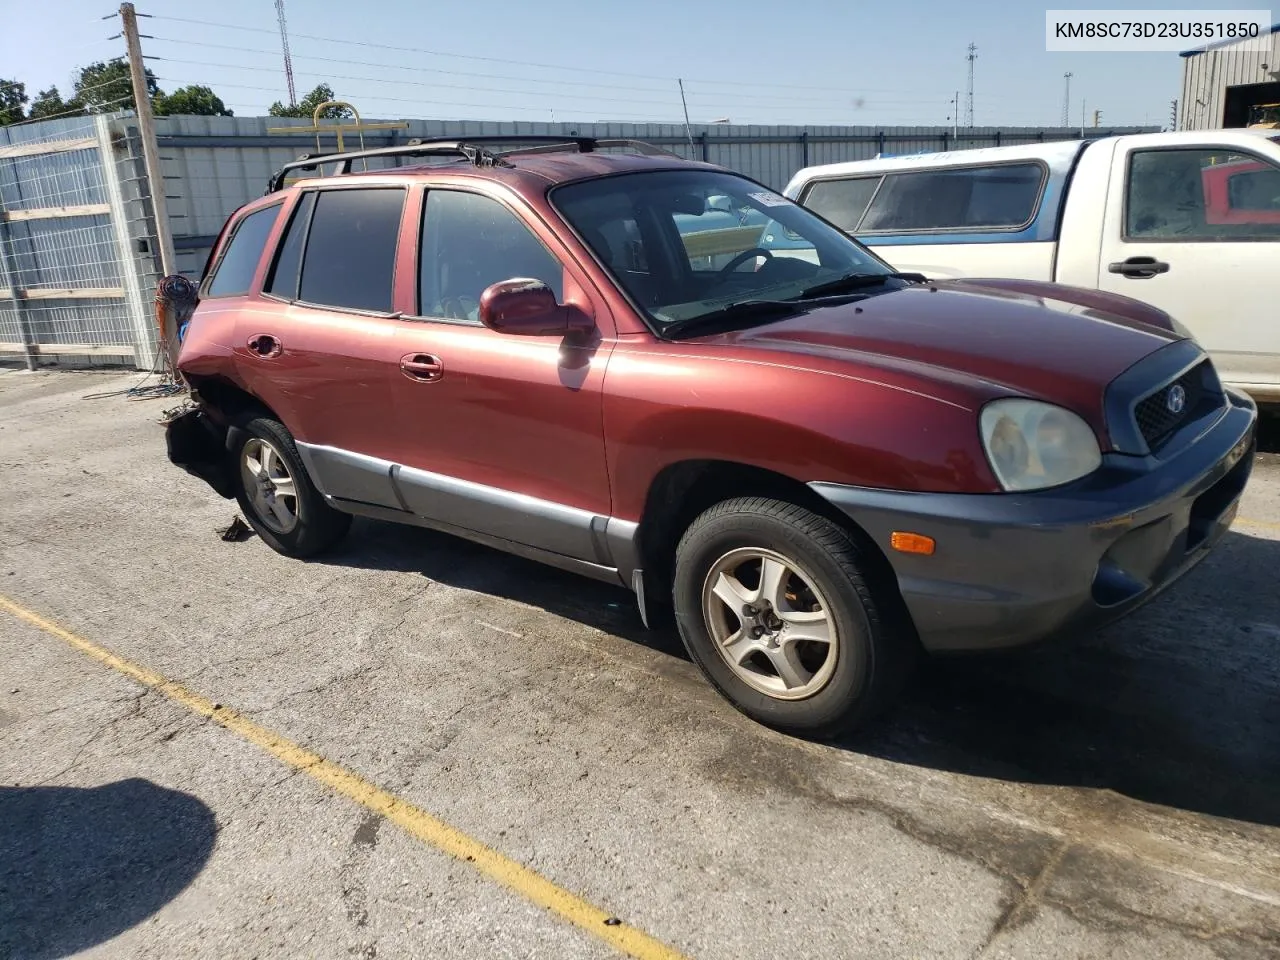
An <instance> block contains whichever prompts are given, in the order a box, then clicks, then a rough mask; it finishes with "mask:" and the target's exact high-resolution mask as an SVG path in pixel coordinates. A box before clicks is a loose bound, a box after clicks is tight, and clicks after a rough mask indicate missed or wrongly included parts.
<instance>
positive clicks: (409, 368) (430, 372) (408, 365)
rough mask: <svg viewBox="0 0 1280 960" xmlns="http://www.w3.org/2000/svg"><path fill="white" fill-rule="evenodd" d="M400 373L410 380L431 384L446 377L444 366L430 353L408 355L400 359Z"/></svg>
mask: <svg viewBox="0 0 1280 960" xmlns="http://www.w3.org/2000/svg"><path fill="white" fill-rule="evenodd" d="M400 372H401V373H403V374H404V375H405V376H406V377H408V378H409V379H410V380H425V381H428V382H429V381H432V380H439V379H440V378H441V377H442V376H444V364H443V363H441V362H440V358H439V357H433V356H432V355H431V354H429V353H407V354H405V355H404V356H403V357H401V358H400Z"/></svg>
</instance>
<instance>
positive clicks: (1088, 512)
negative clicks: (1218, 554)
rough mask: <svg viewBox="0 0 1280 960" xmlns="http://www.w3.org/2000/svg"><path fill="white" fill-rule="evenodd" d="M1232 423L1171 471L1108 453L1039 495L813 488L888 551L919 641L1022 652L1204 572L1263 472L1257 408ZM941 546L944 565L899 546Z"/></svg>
mask: <svg viewBox="0 0 1280 960" xmlns="http://www.w3.org/2000/svg"><path fill="white" fill-rule="evenodd" d="M1227 397H1228V400H1229V402H1228V404H1227V405H1226V406H1225V407H1224V408H1223V410H1222V413H1221V415H1220V416H1218V417H1216V419H1215V420H1214V421H1213V422H1212V423H1211V425H1208V426H1206V427H1205V429H1204V432H1203V433H1201V434H1200V435H1199V436H1198V437H1197V438H1196V439H1195V440H1194V442H1191V443H1188V444H1187V445H1186V446H1184V447H1183V448H1182V449H1180V450H1179V451H1178V453H1177V454H1176V455H1175V456H1172V457H1170V458H1169V459H1167V460H1158V459H1156V458H1154V457H1150V456H1148V457H1134V456H1124V455H1116V454H1109V455H1107V456H1106V457H1105V458H1104V463H1103V466H1102V468H1100V469H1099V470H1098V471H1096V472H1095V473H1094V474H1092V475H1091V476H1090V477H1087V478H1086V479H1084V480H1081V481H1079V482H1077V483H1074V484H1069V485H1067V486H1064V487H1059V488H1056V489H1053V490H1046V491H1041V492H1036V493H1030V494H1018V493H1000V494H949V493H904V492H898V491H889V490H874V489H868V488H865V487H850V486H844V485H841V484H830V483H812V484H810V486H811V487H812V488H813V489H814V490H815V491H816V492H818V493H819V494H821V495H822V496H823V497H825V498H826V499H827V500H828V501H830V502H831V503H832V504H834V505H835V506H836V507H838V508H839V509H840V510H842V511H843V512H844V513H846V514H847V515H848V516H850V517H851V518H852V519H853V520H854V521H855V522H857V523H858V524H859V526H861V527H862V529H863V530H865V531H866V532H867V533H868V534H869V535H870V536H871V537H872V538H873V539H874V540H875V542H876V543H877V544H880V545H881V547H882V549H883V550H884V552H885V554H886V556H887V557H888V560H889V562H890V564H891V565H892V566H893V568H894V572H895V573H896V574H897V578H898V586H899V588H900V590H901V592H902V597H903V599H904V600H905V601H906V605H907V609H908V611H909V612H910V614H911V617H912V619H913V620H914V622H915V626H916V631H917V633H918V634H919V636H920V640H921V643H922V644H923V645H924V647H925V648H926V649H927V650H930V651H934V652H943V651H960V650H983V649H997V648H1004V647H1014V646H1020V645H1024V644H1029V643H1035V642H1037V641H1041V640H1046V639H1049V638H1052V637H1055V636H1058V635H1061V634H1064V633H1068V632H1072V631H1078V630H1081V629H1092V628H1096V627H1098V626H1101V625H1102V624H1105V623H1108V622H1110V621H1112V620H1115V619H1117V618H1118V617H1121V616H1123V615H1125V614H1127V613H1129V612H1131V611H1132V610H1134V609H1136V608H1137V607H1139V606H1141V605H1142V604H1143V603H1145V602H1146V601H1147V600H1150V599H1151V598H1152V597H1154V596H1155V595H1156V594H1158V593H1159V592H1160V591H1162V590H1164V589H1165V588H1166V587H1168V586H1169V585H1170V584H1172V583H1173V582H1174V581H1176V580H1177V579H1178V578H1179V577H1181V576H1182V575H1183V574H1184V573H1186V572H1187V571H1188V570H1190V569H1191V568H1192V567H1193V566H1195V565H1196V564H1197V563H1199V562H1200V561H1201V560H1203V559H1204V557H1205V556H1206V555H1207V554H1208V552H1209V551H1210V550H1211V549H1212V548H1213V546H1214V545H1215V544H1216V543H1217V542H1218V541H1219V540H1220V539H1221V538H1222V536H1223V534H1225V533H1226V530H1227V528H1228V527H1229V526H1230V525H1231V521H1232V519H1234V517H1235V511H1236V506H1237V504H1238V502H1239V499H1240V495H1241V494H1242V493H1243V492H1244V488H1245V485H1246V483H1247V482H1248V480H1249V474H1250V472H1251V471H1252V468H1253V451H1254V446H1255V439H1254V433H1255V430H1256V424H1257V416H1258V414H1257V406H1256V404H1255V403H1254V402H1253V401H1252V400H1250V399H1249V398H1248V397H1246V396H1243V395H1239V394H1235V393H1232V392H1230V391H1228V393H1227ZM894 531H909V532H912V533H921V534H925V535H927V536H930V537H932V538H933V539H934V540H935V541H936V548H935V551H934V553H933V554H932V555H929V556H923V555H915V554H905V553H899V552H896V551H894V550H892V549H890V548H889V541H890V536H891V534H892V533H893V532H894Z"/></svg>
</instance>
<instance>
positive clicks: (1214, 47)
mask: <svg viewBox="0 0 1280 960" xmlns="http://www.w3.org/2000/svg"><path fill="white" fill-rule="evenodd" d="M1270 39H1271V42H1270V45H1269V47H1268V48H1267V49H1265V50H1242V49H1240V46H1241V43H1242V41H1239V40H1236V41H1223V42H1222V43H1215V44H1210V45H1208V46H1206V47H1200V48H1197V49H1195V50H1186V51H1184V52H1183V53H1182V54H1180V56H1181V57H1182V96H1181V97H1180V98H1179V100H1178V129H1179V130H1211V129H1218V128H1221V127H1243V126H1247V125H1248V122H1249V112H1250V110H1251V109H1252V108H1253V107H1254V106H1256V105H1258V104H1263V103H1280V23H1278V24H1275V25H1274V26H1273V27H1272V28H1271V38H1270Z"/></svg>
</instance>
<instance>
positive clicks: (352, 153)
mask: <svg viewBox="0 0 1280 960" xmlns="http://www.w3.org/2000/svg"><path fill="white" fill-rule="evenodd" d="M497 144H512V145H513V148H512V149H510V150H501V151H496V150H491V149H487V147H489V146H493V145H497ZM518 144H533V146H529V147H520V146H518ZM624 146H625V147H631V148H633V149H635V150H636V151H637V152H639V153H643V154H647V155H651V156H653V155H662V156H672V157H674V156H677V154H674V153H671V152H669V151H667V150H663V149H662V148H661V147H656V146H654V145H653V144H651V143H645V142H644V141H643V140H617V139H604V140H597V139H596V138H595V137H578V136H555V135H551V134H538V135H523V134H512V135H509V136H502V135H496V134H495V135H486V136H478V137H431V138H424V139H418V140H411V141H410V142H408V143H405V144H398V145H396V146H394V147H376V148H373V149H370V150H349V151H345V152H341V153H327V154H321V155H312V154H308V153H304V154H302V155H301V156H299V157H298V159H297V160H291V161H289V162H288V163H286V164H284V165H283V166H281V167H280V169H279V170H277V171H276V172H275V173H273V174H272V175H271V179H270V180H269V181H268V182H267V190H266V193H268V194H271V193H275V192H276V191H277V190H279V189H280V188H281V187H282V186H283V185H284V180H285V175H286V174H287V173H288V172H289V171H290V170H316V169H318V168H319V167H320V166H321V165H322V164H327V163H336V164H338V170H337V173H338V174H347V173H350V172H351V163H352V161H354V160H365V159H369V158H372V157H428V156H456V157H458V158H460V159H466V160H467V161H469V162H471V163H473V164H475V165H476V166H478V167H479V166H493V165H501V166H509V164H508V163H507V161H506V160H504V159H503V157H504V156H507V155H513V154H517V153H550V152H556V151H560V150H563V149H565V148H566V147H576V148H577V150H578V152H580V153H591V152H592V151H593V150H596V149H598V148H601V147H624Z"/></svg>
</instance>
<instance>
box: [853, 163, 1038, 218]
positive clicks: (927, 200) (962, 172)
mask: <svg viewBox="0 0 1280 960" xmlns="http://www.w3.org/2000/svg"><path fill="white" fill-rule="evenodd" d="M1046 173H1047V171H1046V168H1045V167H1044V166H1042V165H1041V164H1039V163H1034V162H1028V163H1002V164H992V165H990V166H985V167H966V168H961V169H954V170H920V171H913V172H911V173H891V174H888V175H886V176H885V179H884V185H883V186H881V188H880V190H879V191H878V192H877V193H876V195H875V199H874V200H872V201H871V206H870V208H869V209H868V210H867V212H866V215H865V216H864V217H863V219H862V223H861V224H860V225H859V227H858V232H859V233H927V232H932V231H937V230H1018V229H1022V228H1024V227H1026V226H1028V225H1029V224H1030V223H1031V221H1032V220H1034V219H1035V214H1036V208H1037V207H1038V206H1039V203H1040V195H1041V192H1042V190H1043V187H1044V181H1045V176H1046Z"/></svg>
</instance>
